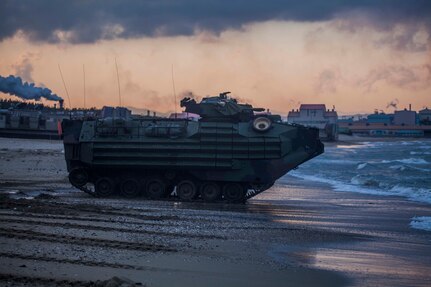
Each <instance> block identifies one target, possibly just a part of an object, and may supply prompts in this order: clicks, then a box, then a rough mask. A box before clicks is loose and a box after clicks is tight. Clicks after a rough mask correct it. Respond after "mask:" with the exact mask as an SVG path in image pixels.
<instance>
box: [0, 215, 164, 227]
mask: <svg viewBox="0 0 431 287" xmlns="http://www.w3.org/2000/svg"><path fill="white" fill-rule="evenodd" d="M0 216H16V217H27V218H43V219H52V220H56V219H59V220H76V221H88V222H104V223H114V224H136V225H145V226H168V225H169V226H171V225H170V224H167V223H154V222H145V221H126V220H114V219H102V218H92V217H84V216H70V215H50V214H44V215H40V214H36V213H29V212H20V213H7V212H0Z"/></svg>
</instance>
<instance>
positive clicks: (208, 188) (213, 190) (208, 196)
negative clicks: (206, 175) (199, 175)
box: [201, 182, 221, 202]
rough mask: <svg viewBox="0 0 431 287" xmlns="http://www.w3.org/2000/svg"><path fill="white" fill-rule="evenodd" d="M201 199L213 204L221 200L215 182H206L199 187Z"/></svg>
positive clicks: (218, 188)
mask: <svg viewBox="0 0 431 287" xmlns="http://www.w3.org/2000/svg"><path fill="white" fill-rule="evenodd" d="M201 196H202V199H203V200H205V201H206V202H214V201H217V200H219V199H221V188H220V185H218V184H217V183H215V182H206V183H204V184H203V185H202V187H201Z"/></svg>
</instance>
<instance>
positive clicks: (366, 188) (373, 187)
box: [289, 171, 431, 203]
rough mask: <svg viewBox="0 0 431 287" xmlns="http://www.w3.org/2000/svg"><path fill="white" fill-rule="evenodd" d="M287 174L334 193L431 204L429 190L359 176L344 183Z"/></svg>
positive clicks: (310, 176)
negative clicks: (387, 197) (345, 192)
mask: <svg viewBox="0 0 431 287" xmlns="http://www.w3.org/2000/svg"><path fill="white" fill-rule="evenodd" d="M289 174H290V175H292V176H295V177H297V178H301V179H304V180H309V181H314V182H320V183H326V184H329V185H331V186H332V188H333V189H334V190H335V191H348V192H356V193H363V194H372V195H383V196H393V195H395V196H402V197H406V198H408V199H410V200H412V201H418V202H425V203H431V189H427V188H412V187H405V186H401V185H398V184H397V185H395V186H390V185H388V184H386V183H382V182H379V181H377V180H375V179H372V178H367V177H363V176H359V175H357V176H354V177H353V178H352V179H351V180H350V183H346V182H343V181H340V180H335V179H329V178H325V177H320V176H314V175H306V174H302V173H300V172H297V171H291V172H290V173H289Z"/></svg>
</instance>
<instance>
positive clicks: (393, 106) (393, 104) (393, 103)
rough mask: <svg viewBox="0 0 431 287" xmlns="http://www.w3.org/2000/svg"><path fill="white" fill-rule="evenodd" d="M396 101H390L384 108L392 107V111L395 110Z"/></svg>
mask: <svg viewBox="0 0 431 287" xmlns="http://www.w3.org/2000/svg"><path fill="white" fill-rule="evenodd" d="M398 102H399V101H398V99H394V100H392V101H390V102H389V103H388V105H387V106H386V108H390V107H392V108H394V109H397V108H398V107H397V105H398Z"/></svg>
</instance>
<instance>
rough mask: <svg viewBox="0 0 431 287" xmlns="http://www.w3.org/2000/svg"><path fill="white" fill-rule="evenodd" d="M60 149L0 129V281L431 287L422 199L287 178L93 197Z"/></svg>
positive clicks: (430, 246)
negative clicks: (207, 189)
mask: <svg viewBox="0 0 431 287" xmlns="http://www.w3.org/2000/svg"><path fill="white" fill-rule="evenodd" d="M62 149H63V148H62V145H61V143H60V142H56V141H52V142H51V141H43V140H15V139H2V138H0V162H1V165H0V193H1V195H0V196H1V199H0V286H12V285H14V286H56V285H67V284H69V285H75V286H91V285H92V284H93V285H94V282H95V281H96V280H106V279H109V278H111V277H113V276H124V277H126V278H128V279H130V280H132V281H133V282H136V283H141V284H146V285H147V286H172V285H174V286H430V282H431V275H430V274H431V256H429V254H431V232H426V231H421V230H416V229H412V228H410V227H409V223H410V220H411V218H412V217H413V216H422V215H428V216H429V215H430V214H431V206H429V205H425V204H420V203H415V202H411V201H407V200H406V199H403V198H398V197H379V196H372V195H362V194H355V193H348V192H335V191H332V190H331V189H330V187H329V186H327V185H323V184H317V183H312V182H306V181H303V180H300V179H296V178H294V177H290V176H288V177H286V178H284V179H283V180H281V181H280V182H279V183H278V184H276V185H275V186H274V187H273V188H271V189H270V190H268V191H266V192H264V193H263V194H261V195H259V196H257V197H255V198H253V199H251V200H249V201H248V203H247V204H245V205H229V204H204V203H180V202H175V201H166V202H161V201H147V200H144V199H133V200H130V199H122V198H110V199H95V198H92V197H89V196H88V195H86V194H84V193H82V192H80V191H77V190H75V189H73V188H71V187H70V185H69V184H68V182H67V177H66V176H67V174H66V169H65V164H64V159H63V156H64V155H63V153H62ZM6 194H8V196H6ZM137 286H139V285H137Z"/></svg>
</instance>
